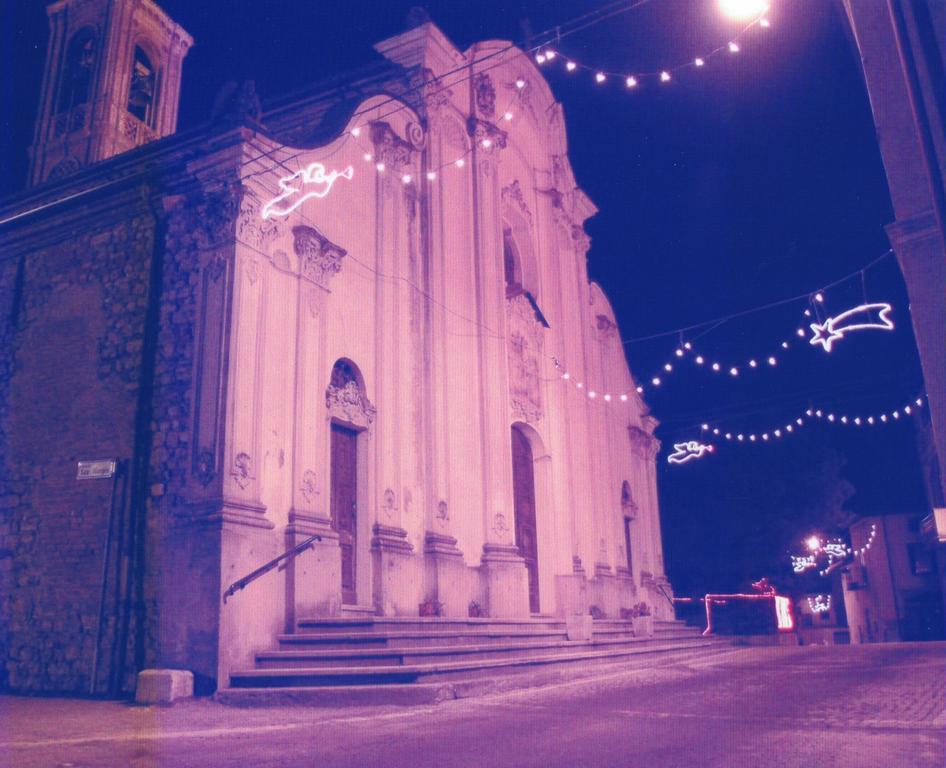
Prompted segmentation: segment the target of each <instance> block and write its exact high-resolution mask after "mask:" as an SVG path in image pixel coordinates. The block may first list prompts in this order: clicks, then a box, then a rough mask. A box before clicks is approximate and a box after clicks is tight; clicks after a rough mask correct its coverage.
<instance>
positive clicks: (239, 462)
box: [230, 453, 253, 488]
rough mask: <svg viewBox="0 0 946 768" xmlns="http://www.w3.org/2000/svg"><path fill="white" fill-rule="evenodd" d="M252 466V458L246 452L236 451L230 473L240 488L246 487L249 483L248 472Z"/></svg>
mask: <svg viewBox="0 0 946 768" xmlns="http://www.w3.org/2000/svg"><path fill="white" fill-rule="evenodd" d="M252 468H253V459H251V458H250V455H249V454H248V453H238V454H237V455H236V456H234V457H233V469H231V470H230V474H231V475H232V477H233V479H234V480H235V481H236V484H237V485H238V486H240V488H246V487H247V486H248V485H249V484H250V479H251V478H250V472H251V471H252Z"/></svg>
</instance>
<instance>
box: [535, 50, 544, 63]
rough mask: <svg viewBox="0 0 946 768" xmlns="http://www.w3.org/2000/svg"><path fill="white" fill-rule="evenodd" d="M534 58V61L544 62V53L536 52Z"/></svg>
mask: <svg viewBox="0 0 946 768" xmlns="http://www.w3.org/2000/svg"><path fill="white" fill-rule="evenodd" d="M535 60H536V62H537V63H539V64H545V54H544V53H537V54H536V55H535Z"/></svg>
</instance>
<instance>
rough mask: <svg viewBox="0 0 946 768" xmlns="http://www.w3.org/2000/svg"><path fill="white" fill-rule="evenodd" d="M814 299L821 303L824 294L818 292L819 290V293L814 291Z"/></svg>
mask: <svg viewBox="0 0 946 768" xmlns="http://www.w3.org/2000/svg"><path fill="white" fill-rule="evenodd" d="M815 301H817V302H818V303H819V304H820V303H822V302H823V301H824V294H823V293H820V292H819V293H816V294H815Z"/></svg>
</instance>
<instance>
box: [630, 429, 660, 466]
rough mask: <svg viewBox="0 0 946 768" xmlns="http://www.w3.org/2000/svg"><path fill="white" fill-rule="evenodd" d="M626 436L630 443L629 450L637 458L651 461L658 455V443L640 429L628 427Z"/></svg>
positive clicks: (654, 438)
mask: <svg viewBox="0 0 946 768" xmlns="http://www.w3.org/2000/svg"><path fill="white" fill-rule="evenodd" d="M627 434H628V437H629V438H630V441H631V449H632V450H633V451H634V453H635V455H637V457H638V458H641V459H644V460H645V461H653V460H654V459H656V458H657V454H658V453H660V441H659V440H658V439H657V438H656V437H654V436H653V435H652V434H650V433H649V432H645V431H644V430H643V429H641V428H640V427H628V428H627Z"/></svg>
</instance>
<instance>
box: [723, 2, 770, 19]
mask: <svg viewBox="0 0 946 768" xmlns="http://www.w3.org/2000/svg"><path fill="white" fill-rule="evenodd" d="M718 5H719V10H720V11H722V12H723V13H724V14H725V15H726V16H728V17H729V18H731V19H735V20H736V21H745V20H747V19H753V18H756V17H757V16H761V15H762V14H763V13H765V12H766V11H767V10H769V4H768V2H767V0H719V2H718Z"/></svg>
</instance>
